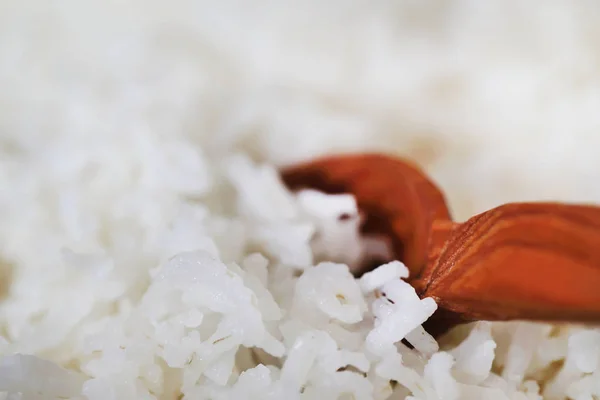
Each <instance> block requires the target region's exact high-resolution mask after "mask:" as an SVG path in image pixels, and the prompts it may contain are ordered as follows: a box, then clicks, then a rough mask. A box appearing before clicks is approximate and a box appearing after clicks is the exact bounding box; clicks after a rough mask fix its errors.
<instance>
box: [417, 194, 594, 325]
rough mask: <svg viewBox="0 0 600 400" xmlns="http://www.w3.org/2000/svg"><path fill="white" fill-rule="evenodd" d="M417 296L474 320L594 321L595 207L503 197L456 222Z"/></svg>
mask: <svg viewBox="0 0 600 400" xmlns="http://www.w3.org/2000/svg"><path fill="white" fill-rule="evenodd" d="M431 269H432V273H431V277H430V278H429V283H428V285H427V286H426V288H425V290H424V291H423V296H431V297H433V298H434V299H435V300H436V301H437V302H438V304H439V305H440V306H441V307H442V308H445V309H447V310H449V311H453V312H456V313H459V314H461V315H464V316H467V317H468V318H472V319H486V320H508V319H527V320H540V321H573V322H591V321H600V290H599V289H600V208H598V207H593V206H583V205H569V204H557V203H521V204H518V203H517V204H506V205H503V206H500V207H498V208H495V209H492V210H490V211H487V212H484V213H482V214H479V215H477V216H475V217H473V218H471V219H469V220H468V221H467V222H465V223H463V224H461V225H460V226H459V227H458V228H456V229H455V230H454V231H453V232H452V234H451V236H450V238H449V239H448V242H447V244H446V246H445V248H444V250H443V251H442V252H441V254H440V256H439V258H438V260H437V263H436V264H435V265H432V266H431Z"/></svg>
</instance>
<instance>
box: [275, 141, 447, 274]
mask: <svg viewBox="0 0 600 400" xmlns="http://www.w3.org/2000/svg"><path fill="white" fill-rule="evenodd" d="M281 176H282V179H283V181H284V182H285V184H286V185H287V186H288V187H289V188H291V189H293V190H299V189H303V188H310V189H316V190H320V191H323V192H325V193H330V194H336V193H351V194H353V195H354V196H355V198H356V200H357V203H358V207H359V209H360V210H361V211H362V212H363V213H364V214H365V216H366V218H365V222H364V224H363V226H362V230H363V232H364V233H367V234H382V235H385V236H387V237H389V238H390V239H391V240H392V247H393V252H394V256H395V258H396V259H399V260H402V261H403V262H404V263H405V264H406V266H407V267H408V268H409V270H410V276H411V278H418V277H419V276H420V273H421V271H422V270H423V268H424V266H425V264H426V262H427V257H428V249H429V245H430V243H429V239H430V236H431V233H432V225H433V223H434V221H436V220H438V221H449V220H450V213H449V211H448V208H447V206H446V200H445V198H444V195H443V194H442V192H441V191H440V190H439V189H438V188H437V186H436V185H435V184H434V183H433V182H432V181H431V180H430V179H429V178H428V177H427V175H425V174H424V173H423V172H422V171H421V170H420V169H419V168H418V167H416V166H415V165H413V164H410V163H408V162H406V161H403V160H400V159H397V158H394V157H391V156H386V155H383V154H377V153H370V154H357V155H339V156H331V157H326V158H321V159H317V160H312V161H310V162H307V163H304V164H300V165H296V166H293V167H291V168H288V169H284V170H283V171H282V172H281Z"/></svg>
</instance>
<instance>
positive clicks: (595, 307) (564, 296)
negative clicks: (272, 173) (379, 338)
mask: <svg viewBox="0 0 600 400" xmlns="http://www.w3.org/2000/svg"><path fill="white" fill-rule="evenodd" d="M282 177H283V180H284V182H285V183H286V184H287V185H288V186H289V187H290V188H291V189H295V190H298V189H302V188H310V189H316V190H320V191H323V192H326V193H351V194H353V195H354V196H355V197H356V200H357V203H358V207H359V209H360V210H361V211H362V212H363V213H365V214H366V221H365V223H364V226H363V227H362V228H363V232H364V233H374V234H382V235H386V236H388V237H389V238H390V239H391V240H392V243H393V252H394V258H395V259H399V260H401V261H403V262H404V263H405V264H406V265H407V267H408V268H409V269H410V277H409V282H410V283H411V284H412V285H413V287H414V288H415V290H416V291H417V293H418V294H419V296H421V297H433V298H434V299H435V300H436V302H437V304H438V311H437V312H436V313H435V314H434V315H433V316H432V317H431V318H430V319H429V320H428V321H427V322H426V323H425V324H424V326H425V328H426V329H427V330H428V331H429V332H430V333H432V334H434V335H435V336H437V335H440V334H443V333H444V332H446V331H447V330H448V329H450V328H451V327H453V326H455V325H457V324H460V323H464V322H470V321H473V320H488V321H493V320H515V319H517V320H530V321H546V322H583V323H586V322H588V323H589V322H593V323H599V322H600V207H594V206H586V205H570V204H560V203H513V204H505V205H503V206H500V207H497V208H494V209H492V210H489V211H487V212H484V213H482V214H479V215H476V216H474V217H472V218H471V219H469V220H467V221H466V222H464V223H456V222H453V221H452V219H451V216H450V213H449V211H448V208H447V206H446V201H445V198H444V195H443V194H442V193H441V191H440V190H439V189H438V188H437V187H436V185H435V184H434V183H433V182H432V181H431V180H430V179H428V178H427V176H426V175H425V174H424V173H423V172H422V171H421V170H420V169H419V168H417V167H416V166H414V165H412V164H410V163H408V162H405V161H403V160H399V159H396V158H393V157H389V156H385V155H380V154H360V155H343V156H333V157H328V158H322V159H318V160H314V161H311V162H308V163H305V164H301V165H297V166H295V167H293V168H289V169H287V170H284V171H283V172H282Z"/></svg>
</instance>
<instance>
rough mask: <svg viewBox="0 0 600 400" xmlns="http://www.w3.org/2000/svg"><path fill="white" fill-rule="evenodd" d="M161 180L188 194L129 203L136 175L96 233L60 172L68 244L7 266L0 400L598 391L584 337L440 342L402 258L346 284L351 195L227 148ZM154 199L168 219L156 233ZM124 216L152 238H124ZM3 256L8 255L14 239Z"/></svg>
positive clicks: (17, 252)
mask: <svg viewBox="0 0 600 400" xmlns="http://www.w3.org/2000/svg"><path fill="white" fill-rule="evenodd" d="M138 162H139V163H140V166H141V168H142V169H144V168H147V167H148V165H150V164H149V163H150V161H149V160H148V159H145V158H143V157H142V158H140V159H138ZM177 168H178V169H177ZM170 172H171V173H172V174H171V175H169V174H165V175H164V176H165V179H166V180H170V179H171V178H170V176H176V175H179V176H188V177H193V180H194V181H195V182H196V186H195V187H193V188H194V190H193V193H183V190H180V189H176V190H175V191H177V190H180V193H179V194H180V195H181V194H184V196H178V197H169V196H168V195H166V194H164V193H163V194H164V197H161V196H160V193H161V191H160V190H159V189H158V187H160V185H157V188H154V191H152V188H150V189H149V188H147V187H146V188H145V189H146V192H145V193H146V194H149V193H153V194H154V195H156V197H154V199H155V201H156V204H155V205H153V204H150V203H148V202H141V203H139V206H138V203H136V195H142V193H144V190H143V182H142V183H140V182H136V183H135V184H136V185H139V186H136V188H135V190H131V188H129V189H128V190H125V187H124V189H123V191H122V193H121V196H122V197H121V198H120V199H119V200H120V201H119V202H117V208H116V209H115V210H113V211H114V213H113V217H114V221H113V222H114V223H113V225H111V226H108V227H107V226H102V224H101V223H100V222H99V221H90V220H87V219H86V218H78V217H77V216H78V215H93V213H92V211H93V210H94V202H93V201H91V199H90V198H89V197H86V196H90V193H93V190H91V189H93V188H94V187H96V188H98V187H100V186H101V185H100V184H101V182H102V181H101V178H102V177H101V176H100V177H99V178H97V179H99V180H96V181H93V182H88V183H87V184H88V185H89V186H88V187H82V186H81V185H79V184H78V183H77V179H74V178H76V177H78V176H79V174H80V173H81V171H72V172H71V173H72V174H73V175H72V176H71V178H73V179H71V181H70V182H67V183H66V185H67V186H68V185H71V186H68V187H67V189H65V191H64V193H68V195H65V196H67V197H61V198H59V199H57V207H60V206H61V204H64V203H65V202H68V205H69V208H68V209H66V211H65V213H66V214H65V215H64V217H63V219H62V220H61V221H60V223H62V224H68V229H63V230H62V232H64V233H63V234H64V235H65V237H63V238H62V240H67V239H68V240H69V241H70V242H72V243H78V246H74V247H73V248H68V249H60V248H59V249H50V250H49V251H48V252H47V254H49V256H48V257H47V258H46V259H45V260H40V262H39V263H34V262H26V261H25V262H23V264H22V266H21V267H20V268H19V269H17V270H16V271H15V275H14V277H13V287H12V290H11V292H10V295H9V296H8V297H7V298H6V299H4V300H3V302H2V303H1V305H0V316H1V318H2V323H3V325H2V328H3V330H2V337H0V342H1V344H0V349H1V354H2V358H0V391H2V395H0V398H3V399H17V398H21V399H42V398H43V399H52V398H60V399H90V400H109V399H114V400H117V399H179V398H185V399H212V400H217V399H218V400H220V399H232V400H233V399H236V400H237V399H284V398H287V399H360V400H363V399H364V400H368V399H377V400H383V399H412V400H415V399H420V400H434V399H436V400H437V399H439V400H459V399H461V400H463V399H465V400H468V399H473V400H480V399H490V400H496V399H497V400H504V399H515V400H521V399H522V400H526V399H531V400H533V399H542V395H543V396H544V398H547V399H563V398H565V397H567V396H568V397H569V398H572V399H576V400H589V399H593V398H594V396H600V367H599V365H600V332H599V331H597V330H593V329H584V328H578V327H574V326H565V327H553V326H549V325H542V324H531V323H503V324H492V323H488V322H479V323H476V324H474V326H472V327H471V328H472V329H471V330H470V331H468V332H466V333H465V334H464V335H460V332H459V333H456V334H455V335H454V336H450V337H448V338H446V339H445V340H444V342H443V343H440V344H438V343H437V342H436V341H435V340H434V339H433V338H432V337H431V336H430V335H429V334H428V333H427V332H426V331H425V330H424V329H423V328H422V326H421V325H422V324H423V322H425V321H426V320H427V319H428V318H429V317H430V316H431V315H432V314H433V313H434V312H435V310H436V307H437V306H436V304H435V302H434V301H433V300H432V299H430V298H425V299H419V297H418V296H417V295H416V293H415V291H414V289H413V288H412V287H411V286H410V285H409V284H408V283H406V282H405V281H404V280H403V278H407V277H408V270H407V269H406V267H405V266H404V265H403V264H402V263H401V262H400V261H394V262H390V263H387V264H385V265H381V266H380V267H378V268H376V269H374V270H373V271H371V272H369V273H367V274H365V275H363V276H362V277H361V278H359V279H357V278H355V277H354V276H353V275H352V273H351V269H352V267H353V266H355V265H356V264H357V263H359V262H360V261H361V260H362V259H363V258H364V257H365V256H366V255H368V253H369V245H368V243H366V242H364V241H362V239H361V238H360V236H359V233H358V221H359V219H360V215H359V211H358V210H357V208H356V203H355V202H354V199H353V198H352V196H349V195H325V194H322V193H318V192H313V191H304V192H300V193H297V194H292V193H291V192H289V191H288V190H287V189H286V188H285V187H284V185H283V184H282V182H281V181H280V179H279V178H278V175H277V171H276V169H275V168H274V167H272V166H269V165H257V164H255V163H253V162H252V161H250V159H248V158H247V157H246V156H244V155H242V154H238V155H234V156H232V157H230V158H227V159H226V160H224V161H219V162H209V161H208V159H207V158H205V157H204V156H203V155H202V154H201V153H200V152H199V153H193V154H190V159H189V160H188V162H186V163H183V164H179V165H178V166H177V167H176V168H175V170H173V171H170ZM64 176H65V175H63V177H64ZM67 176H68V174H67ZM172 183H174V182H172ZM95 185H96V186H95ZM125 186H126V185H125ZM180 188H187V189H189V186H186V185H185V184H183V185H180ZM192 194H193V196H190V195H192ZM32 206H35V205H32ZM158 206H161V207H164V208H165V209H167V210H169V214H168V215H169V217H168V218H166V219H165V220H161V221H159V223H156V222H157V221H156V220H153V218H157V214H156V208H154V207H158ZM38 209H39V208H38ZM125 215H128V216H129V218H134V219H136V221H138V223H139V221H144V220H146V221H147V224H148V226H154V227H157V226H158V228H155V230H153V231H136V230H135V229H136V226H135V225H131V224H128V223H127V218H124V216H125ZM163 215H164V214H163ZM119 216H123V217H121V218H119ZM340 216H343V217H342V218H340ZM29 218H31V221H30V223H31V224H33V225H30V226H38V227H40V228H41V227H43V224H44V220H43V216H40V215H37V216H36V215H32V216H30V217H29ZM35 224H38V225H35ZM140 226H143V224H142V225H137V228H138V229H139V227H140ZM106 229H108V230H109V232H108V234H106V232H105V230H106ZM103 230H104V231H103ZM103 232H104V233H103ZM36 234H37V235H40V237H41V236H43V235H44V231H43V230H40V231H39V232H37V233H34V235H36ZM15 235H16V237H17V238H18V235H19V232H15ZM77 239H79V240H77ZM59 242H60V240H57V243H59ZM50 245H51V244H50ZM7 254H9V255H10V254H13V255H14V256H15V257H21V258H22V257H23V256H22V255H23V249H22V248H20V247H19V243H18V240H17V241H15V242H14V243H13V247H12V248H8V249H7ZM32 257H33V255H32ZM52 257H54V258H52ZM403 339H405V340H406V341H407V342H409V343H410V344H411V347H412V348H409V347H408V346H406V345H405V344H403V343H402V342H401V341H402V340H403Z"/></svg>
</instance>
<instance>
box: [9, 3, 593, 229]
mask: <svg viewBox="0 0 600 400" xmlns="http://www.w3.org/2000/svg"><path fill="white" fill-rule="evenodd" d="M599 12H600V2H597V1H594V0H588V1H585V0H582V1H573V2H569V1H558V0H538V1H527V2H523V1H518V0H488V1H479V0H459V1H454V2H446V1H431V0H425V1H423V0H421V1H417V0H406V1H402V0H396V1H392V0H376V1H373V0H368V1H367V0H353V1H347V0H344V1H342V0H327V1H323V0H304V1H287V0H286V1H268V0H253V1H243V0H220V1H214V2H210V1H191V0H172V1H157V0H143V1H142V0H130V1H117V0H106V1H96V2H91V1H81V0H57V1H42V0H1V2H0V182H1V183H2V186H1V187H0V191H1V192H0V194H1V196H0V197H1V198H3V199H6V198H8V197H10V196H13V195H14V193H13V192H12V191H11V190H12V188H13V187H14V185H16V184H17V182H20V183H19V184H21V183H22V182H24V181H27V179H35V178H34V177H33V175H32V174H33V173H34V172H28V171H36V169H35V168H37V171H40V170H43V169H44V168H45V167H48V166H49V165H54V164H52V163H55V161H56V158H64V157H72V158H74V159H78V160H80V161H81V162H83V163H85V162H86V154H87V153H86V152H87V151H89V149H90V148H91V147H96V146H104V148H105V149H106V150H107V151H108V152H111V151H114V152H115V153H116V152H118V151H125V153H126V152H127V151H131V152H135V151H137V150H138V149H136V145H135V143H136V140H137V139H136V138H137V137H139V136H140V135H150V136H152V137H156V138H165V137H176V138H178V140H180V141H181V142H182V143H187V144H190V145H193V146H196V145H201V146H202V147H203V149H204V152H205V153H206V154H207V155H208V156H210V157H218V156H219V155H221V154H224V153H226V152H230V151H231V150H232V149H242V148H243V149H246V150H247V151H249V152H250V153H251V154H252V155H253V156H254V157H255V158H257V159H263V160H269V161H271V162H273V163H276V164H278V165H280V164H284V163H292V162H295V161H299V160H302V159H305V158H309V157H313V156H316V155H319V154H324V153H329V152H342V151H360V150H383V151H388V152H393V153H396V154H401V155H404V156H407V157H410V158H413V159H415V160H417V161H418V162H419V163H421V164H422V165H423V166H425V167H426V168H427V170H428V171H430V172H431V173H432V174H433V176H434V177H435V179H436V180H437V181H438V182H440V184H441V185H442V186H443V188H444V189H445V190H446V191H447V192H448V197H449V199H450V202H451V206H452V208H453V209H454V210H455V212H456V214H457V216H458V217H459V218H465V217H467V216H469V215H470V214H472V213H474V212H477V211H482V210H483V209H485V208H489V207H492V206H494V205H497V204H499V203H502V202H506V201H510V200H537V199H539V200H541V199H552V200H570V201H579V202H600V185H599V184H598V182H599V178H600V160H597V158H596V157H597V155H598V153H599V150H600V13H599ZM157 140H160V139H157ZM175 153H177V152H175ZM173 156H174V157H177V154H174V155H173ZM123 160H124V158H123V157H120V158H115V161H114V165H112V168H115V169H116V170H118V169H127V168H128V165H127V163H125V162H124V161H123ZM21 193H26V190H25V191H22V192H21ZM1 208H2V201H1V200H0V209H1ZM0 211H2V210H0ZM4 211H6V209H5V210H4ZM13 211H14V208H13Z"/></svg>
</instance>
